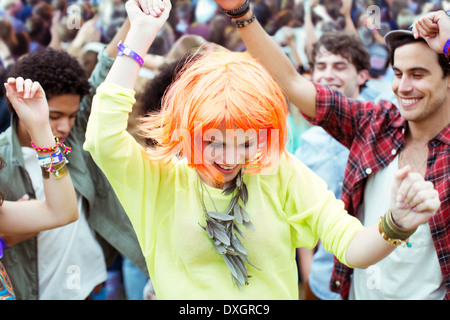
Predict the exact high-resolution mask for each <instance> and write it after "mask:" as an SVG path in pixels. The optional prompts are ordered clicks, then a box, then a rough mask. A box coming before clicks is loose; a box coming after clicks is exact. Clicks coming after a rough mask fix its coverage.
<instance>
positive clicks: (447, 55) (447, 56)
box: [442, 39, 450, 59]
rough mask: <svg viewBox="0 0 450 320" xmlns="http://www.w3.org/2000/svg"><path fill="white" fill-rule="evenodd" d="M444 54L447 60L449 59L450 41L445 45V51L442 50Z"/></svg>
mask: <svg viewBox="0 0 450 320" xmlns="http://www.w3.org/2000/svg"><path fill="white" fill-rule="evenodd" d="M442 53H443V54H444V55H445V57H446V58H447V59H449V53H450V39H448V40H447V42H446V43H445V44H444V49H442Z"/></svg>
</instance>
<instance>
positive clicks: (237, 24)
mask: <svg viewBox="0 0 450 320" xmlns="http://www.w3.org/2000/svg"><path fill="white" fill-rule="evenodd" d="M255 19H256V17H255V16H252V17H251V18H250V19H248V20H238V21H233V20H231V23H232V24H233V26H235V27H236V28H244V27H246V26H248V25H249V24H250V23H252V22H253V21H255Z"/></svg>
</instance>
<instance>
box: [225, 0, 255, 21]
mask: <svg viewBox="0 0 450 320" xmlns="http://www.w3.org/2000/svg"><path fill="white" fill-rule="evenodd" d="M222 10H223V12H225V14H226V15H227V16H229V17H231V18H240V17H242V16H244V15H245V14H246V13H247V12H248V10H250V2H249V0H245V2H244V4H243V5H242V7H240V8H237V9H233V10H225V9H222Z"/></svg>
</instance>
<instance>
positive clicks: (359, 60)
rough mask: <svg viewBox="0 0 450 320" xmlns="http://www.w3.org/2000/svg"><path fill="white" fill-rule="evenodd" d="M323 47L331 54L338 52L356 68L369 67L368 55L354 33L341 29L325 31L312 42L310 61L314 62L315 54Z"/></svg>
mask: <svg viewBox="0 0 450 320" xmlns="http://www.w3.org/2000/svg"><path fill="white" fill-rule="evenodd" d="M322 46H323V47H324V48H325V49H327V50H328V51H329V52H331V53H333V54H338V55H341V56H342V57H344V58H345V59H347V60H348V61H350V62H351V63H352V64H353V65H354V66H355V68H356V70H357V71H358V72H359V71H362V70H369V69H370V55H369V52H368V51H367V49H366V47H365V46H364V44H363V43H362V42H361V40H360V39H358V38H357V37H356V36H354V35H350V34H348V33H345V32H343V31H330V32H325V33H324V34H323V35H322V36H321V37H320V39H319V40H318V41H317V42H316V43H315V44H314V46H313V51H312V57H311V63H312V65H314V64H315V63H316V55H317V53H318V51H319V49H320V47H322Z"/></svg>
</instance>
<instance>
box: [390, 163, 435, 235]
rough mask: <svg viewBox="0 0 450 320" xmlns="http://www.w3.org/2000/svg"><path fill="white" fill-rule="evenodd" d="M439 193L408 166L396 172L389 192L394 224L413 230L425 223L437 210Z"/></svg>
mask: <svg viewBox="0 0 450 320" xmlns="http://www.w3.org/2000/svg"><path fill="white" fill-rule="evenodd" d="M440 205H441V202H440V200H439V193H438V192H437V191H436V190H435V189H434V186H433V184H432V183H431V182H429V181H425V179H424V178H423V176H422V175H420V174H419V173H416V172H411V168H410V167H409V166H405V167H403V168H402V169H400V170H398V171H397V172H396V175H395V179H394V183H393V185H392V190H391V210H392V214H393V217H394V220H395V223H396V224H397V225H398V226H399V227H401V228H403V229H407V230H414V229H416V228H417V227H418V226H419V225H421V224H423V223H425V222H427V221H428V220H429V219H430V218H431V217H432V216H433V215H434V214H435V213H436V212H437V210H438V209H439V207H440Z"/></svg>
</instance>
